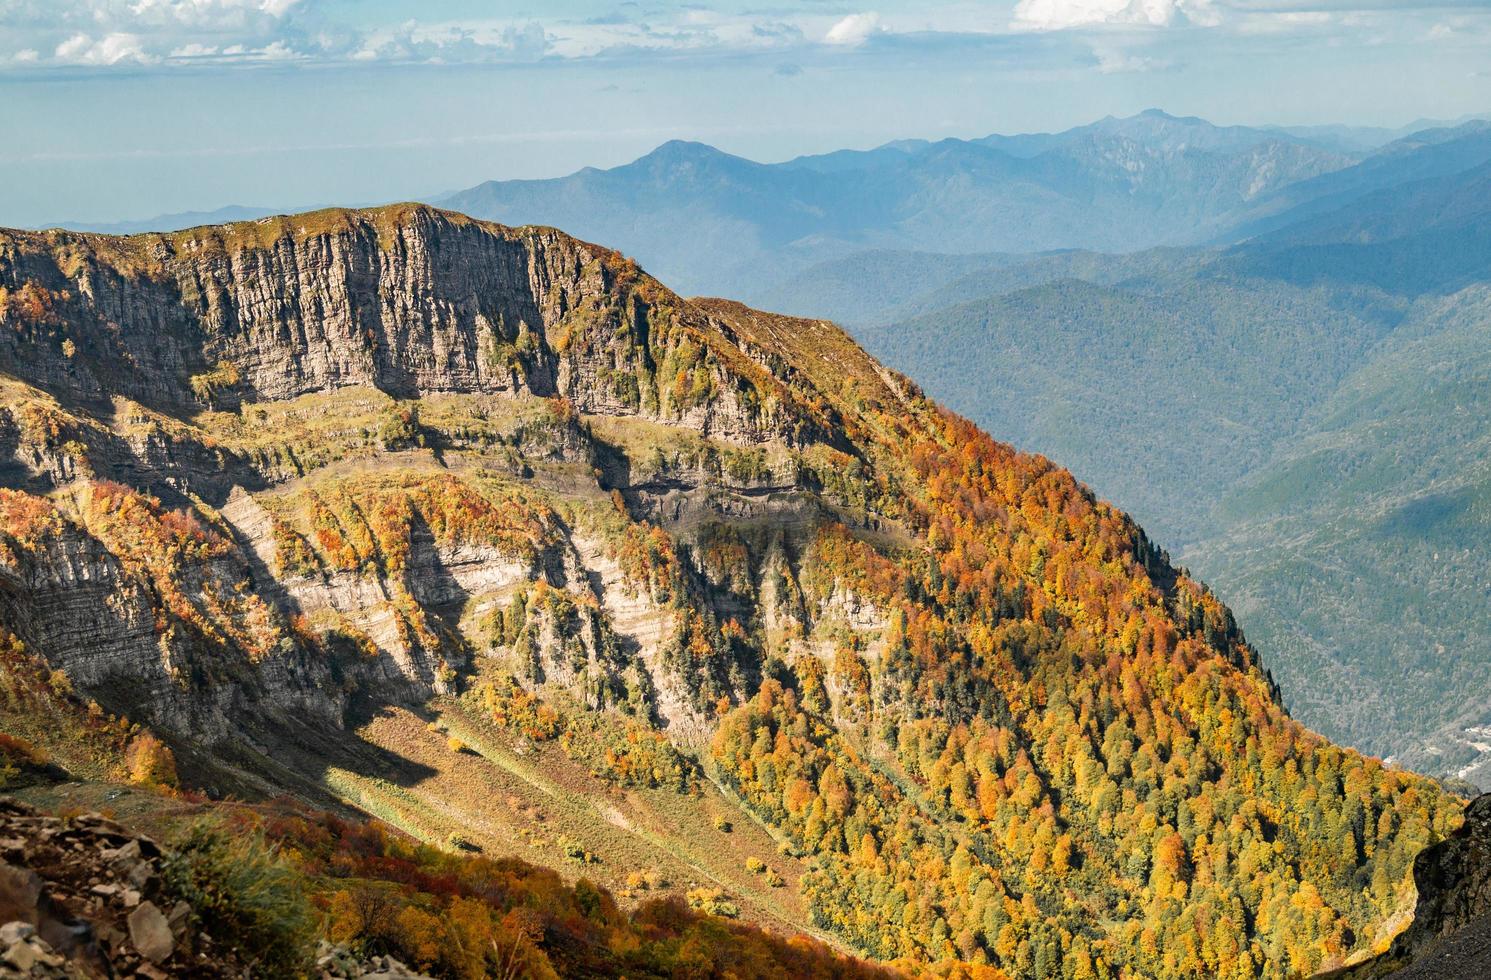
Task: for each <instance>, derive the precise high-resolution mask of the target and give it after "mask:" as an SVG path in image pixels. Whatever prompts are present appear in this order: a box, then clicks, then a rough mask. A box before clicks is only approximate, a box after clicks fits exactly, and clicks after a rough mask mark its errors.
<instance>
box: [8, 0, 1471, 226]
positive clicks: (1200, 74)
mask: <svg viewBox="0 0 1491 980" xmlns="http://www.w3.org/2000/svg"><path fill="white" fill-rule="evenodd" d="M1150 107H1158V108H1163V109H1165V110H1166V111H1169V112H1172V113H1175V114H1177V115H1199V116H1202V117H1205V118H1207V119H1210V120H1212V121H1214V122H1218V123H1242V124H1270V123H1272V124H1287V125H1294V124H1323V123H1347V124H1352V125H1374V126H1389V127H1397V126H1401V125H1404V124H1406V123H1408V122H1410V121H1412V120H1415V119H1419V118H1425V117H1428V118H1438V119H1453V118H1457V117H1460V116H1463V115H1468V114H1473V113H1484V112H1487V111H1488V110H1491V0H997V2H944V0H921V2H910V0H845V2H841V0H798V2H786V0H697V2H691V3H671V2H655V0H630V2H621V3H606V2H599V0H514V2H503V0H497V2H486V3H481V2H476V0H423V2H403V3H399V2H393V0H0V124H3V132H4V133H5V138H4V139H3V140H0V225H7V226H18V227H37V226H44V225H49V224H59V223H65V222H94V223H96V222H107V221H120V220H130V219H140V218H146V217H149V216H152V215H156V214H163V213H171V212H180V211H194V210H212V209H215V208H218V207H222V206H224V205H229V204H239V205H246V206H252V207H274V208H282V209H292V208H299V207H310V206H318V205H325V204H369V203H381V202H385V201H391V200H405V199H433V198H436V197H438V196H440V195H441V194H443V193H445V192H449V191H454V190H458V189H461V188H464V187H468V186H471V185H473V184H476V183H480V182H481V181H483V180H491V179H506V178H519V177H548V176H557V175H560V174H565V173H569V172H572V171H574V170H576V169H578V168H580V167H583V166H601V167H606V166H615V165H617V164H620V163H624V162H627V161H629V160H631V159H634V158H636V157H637V156H640V155H642V154H643V153H645V152H647V151H648V150H649V149H651V148H653V147H654V146H656V145H657V144H659V143H662V142H664V141H666V140H669V139H674V138H679V139H697V140H702V141H704V142H708V143H711V144H713V145H715V146H718V147H720V148H721V149H724V150H727V151H729V152H732V153H737V154H740V155H742V156H747V157H750V158H752V159H756V160H763V161H772V160H782V159H789V158H791V157H793V156H797V155H799V154H802V153H811V152H822V151H826V150H832V149H838V148H842V147H868V146H874V145H878V144H880V143H883V142H886V141H888V140H892V139H899V138H905V137H924V138H939V137H944V136H961V137H973V136H982V135H987V134H989V133H993V132H1003V133H1013V132H1032V131H1053V130H1059V129H1063V128H1066V127H1069V126H1073V125H1078V124H1082V123H1086V122H1090V121H1092V120H1094V119H1098V118H1101V117H1103V116H1105V115H1110V114H1112V115H1130V114H1133V113H1135V112H1138V111H1141V110H1143V109H1146V108H1150Z"/></svg>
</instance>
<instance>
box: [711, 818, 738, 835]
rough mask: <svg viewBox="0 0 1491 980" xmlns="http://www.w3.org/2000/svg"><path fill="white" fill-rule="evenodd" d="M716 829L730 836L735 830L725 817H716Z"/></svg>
mask: <svg viewBox="0 0 1491 980" xmlns="http://www.w3.org/2000/svg"><path fill="white" fill-rule="evenodd" d="M714 829H715V830H718V831H719V832H720V833H722V834H728V833H730V831H732V830H734V829H735V828H734V827H732V826H730V821H728V820H726V819H725V818H724V817H715V818H714Z"/></svg>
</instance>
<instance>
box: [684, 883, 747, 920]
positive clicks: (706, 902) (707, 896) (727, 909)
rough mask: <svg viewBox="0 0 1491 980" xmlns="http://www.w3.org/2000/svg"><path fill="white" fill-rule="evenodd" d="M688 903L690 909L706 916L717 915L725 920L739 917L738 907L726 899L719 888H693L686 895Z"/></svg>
mask: <svg viewBox="0 0 1491 980" xmlns="http://www.w3.org/2000/svg"><path fill="white" fill-rule="evenodd" d="M688 903H689V907H690V908H695V909H698V910H699V911H700V912H704V913H705V914H707V915H719V916H723V917H724V918H727V919H734V918H737V917H738V916H739V915H740V906H739V905H736V904H735V903H734V902H732V901H730V900H729V899H727V898H726V897H725V892H724V890H723V889H719V888H694V889H692V890H690V891H689V893H688Z"/></svg>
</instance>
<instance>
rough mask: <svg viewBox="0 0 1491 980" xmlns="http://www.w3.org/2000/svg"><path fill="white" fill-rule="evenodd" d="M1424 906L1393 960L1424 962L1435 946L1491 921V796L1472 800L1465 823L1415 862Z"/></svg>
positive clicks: (1417, 911) (1397, 944)
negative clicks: (1403, 958) (1458, 933)
mask: <svg viewBox="0 0 1491 980" xmlns="http://www.w3.org/2000/svg"><path fill="white" fill-rule="evenodd" d="M1413 880H1414V884H1416V885H1417V886H1418V893H1419V899H1418V906H1417V908H1416V909H1415V910H1414V914H1413V923H1412V924H1411V925H1410V926H1409V927H1408V928H1407V929H1406V930H1404V932H1403V933H1402V935H1400V936H1399V937H1398V938H1397V940H1395V941H1394V943H1393V948H1392V951H1391V955H1393V956H1395V957H1407V958H1409V959H1418V958H1419V957H1421V956H1423V955H1425V953H1427V952H1428V951H1430V950H1431V949H1432V948H1433V947H1434V946H1435V944H1437V943H1439V942H1440V941H1441V940H1444V939H1446V938H1448V937H1451V936H1453V935H1455V934H1456V933H1457V932H1459V931H1460V930H1462V929H1465V928H1467V927H1470V926H1475V925H1479V924H1483V923H1484V922H1485V920H1487V919H1488V917H1491V793H1488V794H1486V795H1484V796H1480V797H1477V798H1476V799H1475V800H1472V801H1471V803H1470V805H1469V806H1468V807H1466V809H1465V823H1464V824H1463V825H1462V826H1461V827H1460V829H1459V830H1458V831H1456V832H1455V833H1454V834H1452V835H1451V836H1449V837H1447V838H1445V839H1444V840H1442V841H1440V842H1439V843H1438V844H1435V845H1434V846H1432V847H1428V848H1425V849H1424V851H1423V852H1422V853H1421V854H1419V856H1418V858H1417V859H1416V860H1415V861H1414V862H1413Z"/></svg>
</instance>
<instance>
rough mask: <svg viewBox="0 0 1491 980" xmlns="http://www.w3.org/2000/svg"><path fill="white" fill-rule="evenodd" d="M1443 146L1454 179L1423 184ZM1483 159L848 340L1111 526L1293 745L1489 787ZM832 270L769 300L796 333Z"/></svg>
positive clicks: (1076, 267) (1409, 159) (983, 278)
mask: <svg viewBox="0 0 1491 980" xmlns="http://www.w3.org/2000/svg"><path fill="white" fill-rule="evenodd" d="M1446 146H1453V147H1455V148H1456V149H1455V154H1456V156H1455V157H1454V160H1455V161H1456V162H1455V163H1454V165H1455V166H1460V165H1462V164H1467V166H1465V167H1464V169H1460V170H1457V171H1455V172H1453V173H1449V174H1439V175H1436V176H1429V177H1425V176H1423V174H1424V173H1425V172H1432V171H1435V170H1437V169H1441V168H1443V167H1445V166H1448V164H1447V163H1446V158H1445V156H1444V155H1443V152H1442V151H1443V148H1444V147H1446ZM1471 149H1474V152H1471ZM1487 150H1491V140H1488V138H1487V136H1486V134H1485V131H1484V127H1482V126H1471V127H1469V128H1468V129H1466V131H1464V132H1459V133H1456V134H1452V133H1437V134H1430V137H1426V138H1422V139H1418V140H1414V141H1410V142H1405V143H1404V144H1402V145H1399V146H1396V147H1395V148H1393V150H1392V152H1391V161H1389V162H1393V163H1394V166H1395V167H1396V169H1389V168H1388V167H1387V163H1385V162H1384V161H1383V160H1378V161H1377V162H1375V163H1374V162H1372V161H1368V162H1367V163H1364V164H1363V165H1361V169H1364V170H1370V171H1371V173H1370V174H1368V175H1367V176H1368V177H1370V178H1371V179H1370V181H1369V180H1367V179H1366V178H1365V177H1360V176H1358V177H1353V176H1351V171H1343V172H1342V173H1341V174H1339V175H1332V177H1330V178H1327V179H1328V180H1338V181H1339V182H1341V183H1349V184H1353V185H1357V184H1361V185H1365V184H1368V183H1370V184H1372V185H1373V186H1374V187H1375V189H1373V190H1371V191H1370V192H1367V193H1363V194H1361V195H1359V196H1354V197H1352V199H1351V200H1349V201H1348V202H1347V203H1344V204H1341V203H1340V202H1339V201H1336V202H1332V204H1333V206H1332V207H1329V208H1327V207H1323V206H1321V205H1319V204H1317V203H1315V202H1309V203H1307V204H1305V205H1303V206H1302V207H1301V208H1299V209H1298V210H1297V211H1296V212H1294V216H1293V219H1292V220H1291V221H1288V222H1285V223H1284V224H1283V227H1281V228H1279V229H1277V230H1274V231H1272V232H1270V233H1268V234H1267V235H1264V236H1262V237H1260V238H1259V239H1257V240H1255V241H1252V242H1248V243H1244V244H1241V245H1237V246H1231V247H1228V248H1222V249H1211V250H1179V251H1176V252H1157V253H1137V254H1134V255H1127V256H1104V255H1095V254H1090V253H1070V254H1063V255H1050V256H1038V257H1030V258H1027V259H1022V260H1018V261H1016V260H1011V259H1010V258H1008V257H999V258H998V263H997V265H996V266H995V267H992V268H989V269H987V270H984V271H981V272H975V273H973V274H969V275H967V276H962V277H954V276H952V275H949V276H948V277H946V278H945V279H943V280H941V281H935V282H931V283H930V285H931V288H930V289H929V290H928V291H926V292H924V293H922V294H921V295H917V294H916V293H917V290H916V284H915V283H908V288H907V289H906V290H904V291H901V292H900V293H899V294H898V295H895V296H892V297H891V302H894V303H897V304H898V311H897V312H896V313H895V314H893V315H892V316H891V317H889V318H888V319H887V318H883V317H882V318H878V319H870V318H865V319H862V320H860V321H859V322H860V323H861V324H862V325H861V326H857V327H855V332H856V334H857V335H858V336H860V337H861V338H862V339H864V341H865V342H866V343H867V345H868V346H869V347H870V348H871V349H872V350H873V351H874V352H875V353H876V354H877V355H879V356H881V357H884V358H886V359H887V360H888V361H889V362H890V363H892V364H895V365H896V366H898V367H900V368H902V369H904V370H907V371H909V372H910V373H912V374H913V375H915V376H917V377H919V378H922V379H924V381H925V382H926V383H927V385H928V387H929V389H930V390H932V391H933V392H935V393H937V394H939V395H941V396H942V397H945V398H947V399H948V400H949V401H950V402H951V403H952V404H953V405H954V406H955V407H957V408H959V409H960V410H963V411H967V412H969V413H970V414H972V415H973V416H974V417H975V418H978V419H979V420H980V421H981V422H983V423H984V424H986V425H989V426H990V427H991V428H993V429H995V430H996V431H1000V432H1003V433H1005V434H1007V435H1008V436H1009V437H1010V438H1011V439H1013V440H1014V441H1015V442H1016V443H1017V444H1019V445H1022V446H1031V447H1038V448H1040V449H1041V450H1043V451H1045V452H1048V453H1051V454H1052V455H1053V456H1055V457H1056V458H1058V459H1062V460H1064V461H1067V462H1068V463H1069V464H1070V465H1073V466H1074V467H1075V468H1076V469H1077V471H1078V472H1079V473H1080V474H1081V475H1083V476H1084V478H1086V479H1089V480H1091V481H1092V482H1093V484H1094V485H1095V486H1096V487H1097V488H1098V490H1099V492H1100V493H1102V494H1103V495H1105V496H1108V497H1111V498H1113V499H1118V500H1123V501H1125V502H1126V505H1127V506H1128V507H1130V508H1131V509H1132V510H1133V511H1134V512H1135V513H1138V514H1139V515H1141V517H1142V519H1143V520H1144V522H1145V524H1146V526H1148V527H1150V528H1151V529H1153V530H1154V531H1155V533H1156V534H1157V537H1159V539H1161V540H1164V541H1166V542H1168V543H1170V544H1171V546H1172V547H1174V548H1175V550H1176V551H1177V552H1179V553H1182V554H1184V556H1185V561H1186V562H1187V563H1188V564H1191V565H1193V566H1195V567H1197V568H1198V569H1200V570H1201V571H1202V572H1203V573H1204V574H1205V575H1206V577H1207V578H1208V579H1209V580H1211V581H1213V582H1215V583H1217V584H1218V587H1219V588H1221V589H1223V590H1224V593H1225V594H1226V595H1228V596H1229V597H1230V598H1231V599H1232V600H1233V601H1235V602H1236V604H1237V608H1238V610H1239V613H1240V615H1241V616H1242V617H1243V620H1244V622H1245V623H1246V624H1249V625H1250V626H1251V629H1252V631H1253V632H1252V634H1251V635H1253V636H1255V638H1257V639H1258V641H1259V643H1260V646H1261V648H1262V649H1263V650H1264V653H1265V657H1266V659H1267V661H1268V662H1269V663H1270V664H1271V665H1273V666H1274V667H1275V669H1277V671H1278V672H1279V674H1280V676H1281V677H1282V678H1284V679H1285V688H1286V690H1288V691H1292V692H1295V693H1292V694H1291V695H1290V697H1289V701H1290V704H1291V705H1292V706H1293V707H1294V708H1295V709H1296V710H1298V711H1299V712H1300V714H1301V715H1302V716H1303V717H1305V718H1308V719H1309V720H1310V721H1311V723H1312V724H1315V725H1317V726H1319V727H1321V728H1322V729H1324V730H1326V731H1327V732H1329V733H1330V734H1332V735H1333V736H1335V737H1338V738H1342V739H1345V740H1348V741H1351V742H1353V743H1354V744H1358V745H1361V746H1362V747H1364V748H1366V749H1368V750H1370V751H1374V752H1380V753H1384V754H1394V755H1396V756H1397V757H1399V758H1403V759H1407V760H1411V762H1412V763H1413V764H1414V765H1417V766H1422V767H1426V768H1428V769H1430V770H1433V771H1445V772H1449V773H1455V774H1460V775H1464V776H1471V777H1474V778H1477V779H1484V778H1486V777H1485V775H1484V771H1485V770H1484V766H1485V756H1484V753H1483V752H1482V751H1481V750H1479V749H1476V748H1474V746H1475V745H1476V744H1483V743H1484V738H1483V736H1482V735H1481V734H1480V732H1481V731H1482V729H1483V726H1484V725H1485V723H1486V720H1487V719H1486V718H1485V717H1484V708H1483V706H1482V705H1481V704H1480V701H1479V699H1478V698H1476V697H1474V696H1473V691H1474V690H1475V688H1476V685H1475V684H1474V683H1473V682H1470V681H1469V678H1470V677H1472V676H1476V675H1477V673H1478V672H1479V671H1482V670H1483V669H1484V665H1485V663H1486V658H1487V647H1486V645H1485V642H1484V639H1483V638H1484V636H1485V635H1486V630H1485V625H1484V624H1483V623H1481V621H1480V619H1481V617H1480V615H1479V609H1480V608H1481V605H1482V604H1481V603H1480V602H1479V600H1478V599H1477V598H1476V596H1478V595H1479V594H1480V593H1481V592H1482V591H1483V590H1484V589H1485V588H1487V583H1488V582H1491V577H1488V573H1487V572H1486V571H1485V570H1484V569H1482V567H1481V566H1482V561H1481V557H1480V553H1479V549H1477V548H1475V547H1474V546H1473V545H1471V546H1470V550H1466V548H1467V543H1470V542H1475V541H1478V540H1481V539H1482V537H1483V536H1484V534H1485V530H1484V529H1483V528H1482V526H1481V517H1480V516H1479V514H1480V512H1479V510H1478V508H1477V507H1476V506H1474V505H1473V503H1472V502H1473V501H1474V500H1477V499H1479V497H1478V496H1477V494H1478V493H1479V490H1475V489H1472V488H1471V487H1472V486H1473V485H1474V484H1476V481H1478V480H1479V477H1478V476H1477V474H1478V473H1479V472H1480V469H1481V465H1480V457H1479V456H1478V455H1476V452H1477V450H1476V448H1475V447H1479V446H1480V445H1481V442H1482V441H1483V436H1484V433H1483V432H1482V430H1483V429H1484V427H1485V420H1486V418H1487V413H1486V412H1485V411H1483V410H1482V407H1481V406H1480V405H1479V398H1478V396H1475V395H1474V389H1473V387H1469V388H1467V387H1465V386H1464V385H1463V384H1462V382H1461V381H1458V380H1453V379H1456V378H1461V377H1462V374H1461V372H1471V373H1472V374H1473V373H1474V372H1475V371H1476V370H1478V368H1477V367H1476V365H1478V364H1479V363H1480V361H1481V360H1482V358H1481V356H1480V353H1479V348H1480V347H1482V346H1484V341H1485V334H1486V330H1487V329H1491V327H1488V324H1491V319H1488V316H1487V313H1486V308H1485V305H1484V302H1483V300H1482V298H1481V297H1482V293H1483V289H1484V286H1483V284H1484V282H1485V281H1486V279H1487V272H1486V270H1487V269H1488V268H1491V221H1488V219H1487V215H1486V204H1485V202H1486V200H1487V199H1488V198H1491V195H1488V194H1486V193H1485V191H1486V187H1485V184H1486V179H1487V176H1486V164H1485V163H1483V162H1478V161H1479V160H1480V158H1481V155H1482V154H1484V153H1485V152H1486V151H1487ZM1390 178H1391V180H1390ZM1377 185H1384V186H1377ZM854 267H855V265H854V259H853V257H850V258H846V259H843V260H839V261H838V262H836V263H826V264H824V265H822V266H819V267H817V268H816V269H814V270H810V271H809V272H808V273H804V274H803V275H802V276H801V277H799V279H798V280H797V281H796V282H795V283H792V284H790V288H789V289H785V290H784V291H783V294H782V295H781V296H779V297H777V301H779V302H781V303H782V305H784V306H786V307H787V308H794V309H797V310H798V311H800V312H807V311H811V310H813V309H814V307H813V305H812V303H813V301H812V297H813V296H814V295H820V296H823V297H824V298H825V299H828V298H832V297H833V296H835V295H840V294H842V293H846V292H847V291H848V283H847V281H846V280H847V275H846V274H847V273H848V272H849V271H850V270H852V269H853V268H854ZM1064 277H1065V278H1069V279H1072V280H1077V281H1079V282H1068V283H1064V284H1063V283H1061V282H1059V280H1060V279H1062V278H1064ZM828 279H836V280H837V281H839V282H840V285H839V286H838V289H839V293H830V292H827V291H824V290H822V289H821V288H820V286H819V283H820V282H822V281H825V280H828ZM1079 283H1080V284H1079ZM981 291H982V295H980V293H981ZM939 299H945V300H946V303H941V304H940V303H939ZM952 304H956V305H952ZM818 310H819V312H822V313H832V312H833V310H831V309H825V308H823V307H818ZM845 312H846V314H848V313H852V312H854V311H853V310H852V309H846V311H845ZM851 322H852V321H851ZM1141 354H1142V355H1144V356H1139V355H1141ZM1451 366H1453V368H1451ZM1363 386H1366V387H1367V388H1368V390H1370V391H1373V392H1375V394H1374V395H1373V396H1372V399H1367V398H1366V397H1365V396H1363V395H1361V390H1362V388H1363ZM1156 458H1160V459H1166V460H1169V461H1170V463H1171V465H1170V466H1168V467H1167V468H1166V469H1165V470H1164V477H1163V478H1162V479H1155V478H1154V477H1153V474H1152V463H1153V460H1154V459H1156ZM1368 474H1376V477H1375V478H1376V479H1378V480H1379V481H1381V482H1380V483H1379V485H1376V486H1375V487H1374V489H1373V491H1372V493H1371V494H1367V493H1366V492H1365V490H1364V489H1363V486H1364V484H1362V482H1361V481H1362V480H1363V479H1365V478H1366V475H1368ZM1456 487H1458V488H1460V489H1453V488H1456ZM1445 495H1447V496H1445ZM1451 499H1453V500H1456V501H1460V503H1458V504H1455V505H1453V506H1450V504H1449V503H1446V504H1445V506H1446V507H1450V509H1449V510H1444V511H1443V513H1442V514H1440V517H1438V518H1434V517H1433V515H1434V514H1436V513H1440V512H1439V511H1436V510H1434V507H1433V506H1431V502H1432V501H1433V500H1443V501H1450V500H1451ZM1393 513H1401V514H1402V515H1404V516H1403V521H1408V523H1406V524H1405V523H1403V521H1397V523H1394V521H1395V520H1396V519H1394V518H1391V516H1390V515H1391V514H1393ZM1412 515H1418V516H1417V517H1413V516H1412ZM1431 518H1432V519H1431ZM1424 521H1428V523H1427V524H1426V523H1423V522H1424ZM1441 522H1448V523H1443V526H1442V527H1441V528H1440V531H1436V532H1434V534H1430V532H1431V531H1433V529H1434V528H1435V527H1440V523H1441ZM1390 528H1397V530H1390ZM1413 528H1417V529H1418V532H1422V533H1423V535H1428V537H1423V536H1421V535H1419V534H1418V532H1415V531H1413V530H1412V529H1413ZM1451 528H1453V530H1451ZM1435 535H1437V537H1436V536H1435ZM1430 537H1433V538H1434V539H1435V541H1436V542H1437V543H1430V541H1429V538H1430ZM1451 542H1454V545H1453V547H1451V546H1450V545H1451ZM1451 555H1453V556H1454V557H1450V556H1451Z"/></svg>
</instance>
